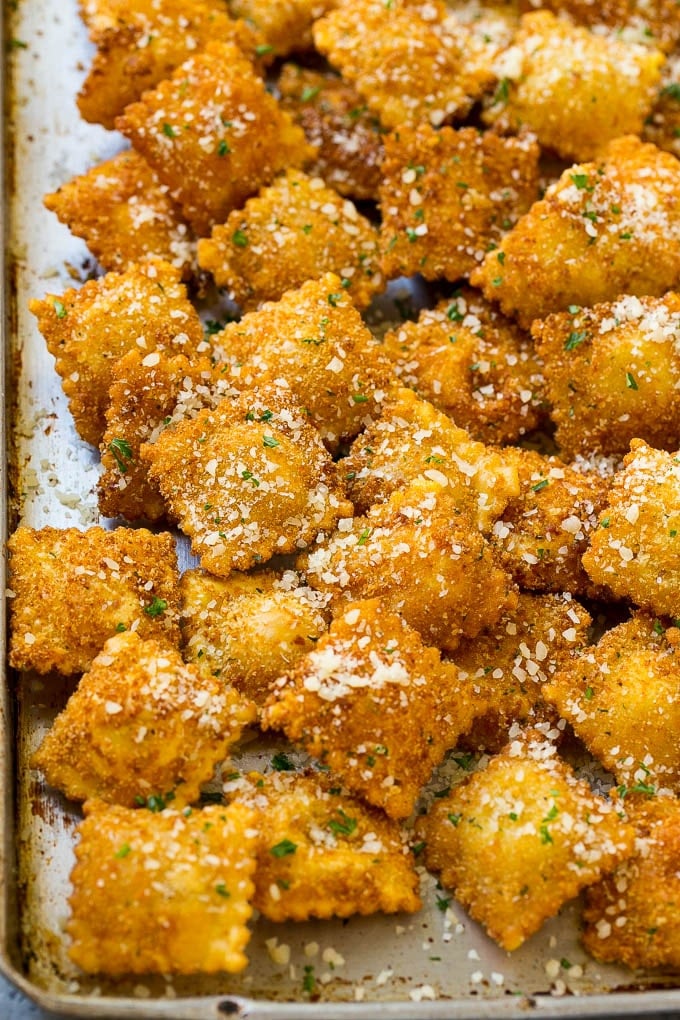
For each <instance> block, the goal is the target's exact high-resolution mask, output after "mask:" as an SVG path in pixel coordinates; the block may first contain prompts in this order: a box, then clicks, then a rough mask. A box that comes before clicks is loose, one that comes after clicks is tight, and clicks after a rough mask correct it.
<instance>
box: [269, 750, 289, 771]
mask: <svg viewBox="0 0 680 1020" xmlns="http://www.w3.org/2000/svg"><path fill="white" fill-rule="evenodd" d="M270 764H271V767H272V768H273V769H275V770H276V771H277V772H294V771H295V765H294V764H293V762H292V761H291V760H290V758H289V757H288V755H287V754H285V753H284V752H283V751H277V752H276V754H275V755H274V757H273V758H272V760H271V763H270Z"/></svg>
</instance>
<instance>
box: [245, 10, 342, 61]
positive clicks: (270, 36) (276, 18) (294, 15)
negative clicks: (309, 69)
mask: <svg viewBox="0 0 680 1020" xmlns="http://www.w3.org/2000/svg"><path fill="white" fill-rule="evenodd" d="M336 3H337V0H276V3H271V0H228V6H229V10H230V11H231V13H232V15H234V17H237V18H245V19H246V21H249V22H250V23H251V24H252V25H255V26H256V27H257V29H258V30H259V32H260V33H261V34H262V36H263V37H264V39H265V42H266V43H267V44H268V45H269V46H270V47H271V51H272V52H273V53H274V54H275V55H276V56H277V57H285V56H286V55H287V54H288V53H292V52H293V51H296V50H311V49H313V42H312V24H313V23H314V22H315V21H316V20H317V18H320V17H321V16H322V15H323V14H325V13H326V11H329V10H330V9H331V8H332V7H334V6H335V4H336Z"/></svg>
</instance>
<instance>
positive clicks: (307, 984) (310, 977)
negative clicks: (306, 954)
mask: <svg viewBox="0 0 680 1020" xmlns="http://www.w3.org/2000/svg"><path fill="white" fill-rule="evenodd" d="M315 988H316V978H315V977H314V968H313V967H312V965H311V964H309V963H308V964H306V965H305V968H304V977H303V978H302V990H303V992H307V994H308V995H311V993H312V992H313V991H314V989H315Z"/></svg>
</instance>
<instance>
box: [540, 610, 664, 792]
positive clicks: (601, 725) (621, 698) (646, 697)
mask: <svg viewBox="0 0 680 1020" xmlns="http://www.w3.org/2000/svg"><path fill="white" fill-rule="evenodd" d="M679 656H680V647H679V642H678V633H677V629H676V628H670V629H669V630H668V631H665V629H664V626H663V625H662V624H661V623H660V622H659V621H658V620H657V621H655V620H654V618H653V617H651V616H647V615H645V614H638V615H636V616H635V617H633V619H631V620H628V621H627V622H625V623H622V624H619V626H617V627H614V628H613V629H612V630H609V631H607V633H606V634H605V635H604V636H603V637H602V638H601V639H600V641H599V643H598V644H597V645H596V646H595V647H594V648H591V649H588V653H587V654H582V655H580V656H578V657H577V658H576V659H574V660H573V661H572V662H570V663H565V664H564V667H563V669H561V670H560V671H559V672H558V673H557V674H556V676H555V677H554V678H553V679H552V681H551V682H550V683H549V684H548V685H547V686H546V687H545V688H544V693H545V697H546V698H547V699H548V700H549V701H550V702H551V703H553V704H554V705H555V706H556V707H557V709H558V710H559V711H560V713H561V714H562V716H563V717H564V718H565V719H567V720H568V721H569V722H570V723H571V725H572V726H573V727H574V730H575V731H576V733H577V734H578V736H579V737H580V738H581V739H582V740H583V742H584V743H585V745H586V747H587V748H588V749H589V751H590V752H591V754H593V755H594V756H595V757H596V758H598V759H599V760H600V761H601V762H602V763H603V765H604V766H605V768H607V769H608V770H609V771H610V772H612V773H613V774H614V776H615V777H616V779H617V780H618V782H619V783H621V784H623V785H624V786H625V787H630V788H632V789H633V790H636V789H637V788H638V787H642V788H643V789H644V788H647V789H651V790H652V792H654V790H655V789H656V787H663V788H666V789H670V790H674V791H676V792H680V750H679V749H678V738H677V734H678V727H679V726H680V695H679V694H678V690H679V689H680V659H679Z"/></svg>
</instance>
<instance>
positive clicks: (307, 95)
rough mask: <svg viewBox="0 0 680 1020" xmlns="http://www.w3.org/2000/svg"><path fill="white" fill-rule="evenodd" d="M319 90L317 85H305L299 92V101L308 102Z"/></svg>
mask: <svg viewBox="0 0 680 1020" xmlns="http://www.w3.org/2000/svg"><path fill="white" fill-rule="evenodd" d="M319 92H321V87H320V86H319V85H305V87H304V88H303V90H302V92H301V93H300V102H301V103H308V102H309V101H310V100H311V99H315V98H316V96H318V94H319Z"/></svg>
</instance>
